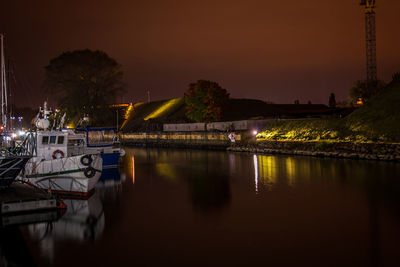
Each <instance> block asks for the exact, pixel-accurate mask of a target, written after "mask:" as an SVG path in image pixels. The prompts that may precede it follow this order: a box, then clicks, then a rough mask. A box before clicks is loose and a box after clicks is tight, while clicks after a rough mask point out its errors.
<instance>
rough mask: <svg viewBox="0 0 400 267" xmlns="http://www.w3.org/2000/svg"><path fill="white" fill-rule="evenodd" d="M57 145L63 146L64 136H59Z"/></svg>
mask: <svg viewBox="0 0 400 267" xmlns="http://www.w3.org/2000/svg"><path fill="white" fill-rule="evenodd" d="M57 144H59V145H62V144H64V136H59V137H58V139H57Z"/></svg>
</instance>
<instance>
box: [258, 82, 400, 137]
mask: <svg viewBox="0 0 400 267" xmlns="http://www.w3.org/2000/svg"><path fill="white" fill-rule="evenodd" d="M399 104H400V83H399V82H392V83H391V84H389V85H388V86H387V87H386V88H385V89H383V90H382V91H381V92H380V93H379V94H378V95H376V96H375V97H374V98H372V99H371V100H370V101H369V102H367V103H366V104H365V105H363V106H362V107H360V108H359V109H357V110H355V111H354V112H352V113H351V114H350V115H348V116H346V117H344V118H339V119H315V120H297V121H277V122H274V123H271V124H269V125H268V126H267V127H266V128H265V129H264V130H263V131H262V132H260V133H259V134H258V135H257V139H258V140H260V141H261V140H262V141H325V142H355V143H358V142H372V143H376V142H379V143H400V105H399Z"/></svg>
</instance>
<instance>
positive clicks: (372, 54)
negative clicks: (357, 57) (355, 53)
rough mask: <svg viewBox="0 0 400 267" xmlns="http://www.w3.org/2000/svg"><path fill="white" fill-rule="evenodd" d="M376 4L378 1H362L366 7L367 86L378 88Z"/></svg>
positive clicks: (362, 4)
mask: <svg viewBox="0 0 400 267" xmlns="http://www.w3.org/2000/svg"><path fill="white" fill-rule="evenodd" d="M375 3H376V0H361V6H364V7H365V33H366V53H367V86H368V87H374V86H376V81H377V80H378V77H377V76H378V74H377V70H376V28H375Z"/></svg>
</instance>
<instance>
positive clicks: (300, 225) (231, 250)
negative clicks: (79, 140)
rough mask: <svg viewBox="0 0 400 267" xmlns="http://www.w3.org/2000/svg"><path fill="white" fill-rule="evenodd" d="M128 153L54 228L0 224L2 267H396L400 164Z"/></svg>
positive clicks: (188, 152) (162, 151) (399, 240)
mask: <svg viewBox="0 0 400 267" xmlns="http://www.w3.org/2000/svg"><path fill="white" fill-rule="evenodd" d="M126 152H127V153H126V156H125V158H124V164H123V166H122V168H121V169H120V173H121V175H119V174H118V172H115V171H116V170H114V172H113V171H110V173H109V174H108V177H107V179H105V180H104V181H101V182H100V183H99V184H98V187H97V189H96V193H95V194H94V195H93V196H92V197H91V198H90V199H89V200H66V203H67V205H68V211H67V213H66V214H64V216H63V217H61V218H60V219H59V220H58V221H56V222H53V223H37V224H30V225H24V226H19V227H8V228H3V229H2V230H1V247H0V252H1V254H0V257H1V261H0V265H1V263H2V262H3V264H4V262H7V261H8V262H9V263H10V262H14V263H16V264H21V265H37V266H135V265H140V266H142V265H149V266H232V265H246V266H400V258H399V257H400V205H399V204H400V164H395V163H384V162H373V161H371V162H369V161H356V160H339V159H319V158H309V157H294V156H268V155H254V154H235V153H227V152H210V151H195V150H166V149H159V150H157V149H136V148H134V149H133V148H126Z"/></svg>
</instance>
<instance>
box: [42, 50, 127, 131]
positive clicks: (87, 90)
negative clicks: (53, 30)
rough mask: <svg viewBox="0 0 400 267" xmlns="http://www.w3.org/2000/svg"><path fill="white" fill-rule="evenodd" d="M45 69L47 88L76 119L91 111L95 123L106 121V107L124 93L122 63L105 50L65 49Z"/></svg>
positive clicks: (70, 116)
mask: <svg viewBox="0 0 400 267" xmlns="http://www.w3.org/2000/svg"><path fill="white" fill-rule="evenodd" d="M45 70H46V73H45V81H44V87H45V89H46V90H47V92H49V93H51V94H53V95H54V96H55V97H56V99H57V102H58V105H59V108H61V109H62V110H63V111H66V112H67V116H68V118H70V119H72V121H75V122H76V121H78V120H79V118H81V117H82V116H83V114H89V117H90V119H91V121H92V122H93V124H96V123H97V124H99V123H103V122H104V119H105V117H106V116H105V114H104V108H105V107H107V106H108V105H109V104H111V103H113V102H114V101H115V98H116V97H117V95H118V94H119V93H121V92H123V82H122V78H123V72H122V67H121V65H120V64H118V63H117V62H116V61H115V60H114V59H112V58H110V57H109V56H108V55H107V54H106V53H105V52H102V51H91V50H88V49H87V50H76V51H72V52H65V53H63V54H61V55H60V56H58V57H56V58H53V59H52V60H50V64H49V65H48V66H46V67H45Z"/></svg>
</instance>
